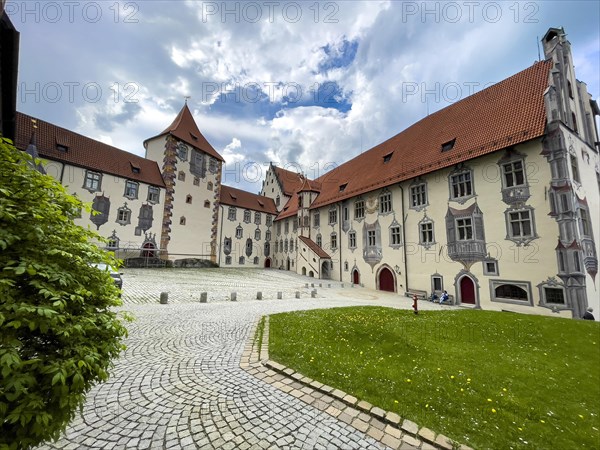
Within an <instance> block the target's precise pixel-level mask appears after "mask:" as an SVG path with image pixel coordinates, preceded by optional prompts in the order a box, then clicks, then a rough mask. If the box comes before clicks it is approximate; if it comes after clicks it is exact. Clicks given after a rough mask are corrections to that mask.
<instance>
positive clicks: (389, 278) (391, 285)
mask: <svg viewBox="0 0 600 450" xmlns="http://www.w3.org/2000/svg"><path fill="white" fill-rule="evenodd" d="M378 284H379V290H380V291H387V292H396V280H395V278H394V274H393V273H392V271H391V270H390V269H388V268H387V267H382V268H381V269H380V270H379V276H378Z"/></svg>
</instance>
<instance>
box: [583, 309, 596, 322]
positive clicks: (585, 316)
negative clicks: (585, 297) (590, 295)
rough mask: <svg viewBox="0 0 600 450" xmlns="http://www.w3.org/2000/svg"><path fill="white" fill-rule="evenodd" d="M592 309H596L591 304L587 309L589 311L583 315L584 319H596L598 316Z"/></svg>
mask: <svg viewBox="0 0 600 450" xmlns="http://www.w3.org/2000/svg"><path fill="white" fill-rule="evenodd" d="M592 311H594V308H592V307H591V306H589V307H588V309H587V311H586V312H585V314H584V315H583V317H582V319H584V320H596V318H595V317H594V315H593V314H592Z"/></svg>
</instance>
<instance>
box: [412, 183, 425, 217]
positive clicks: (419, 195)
mask: <svg viewBox="0 0 600 450" xmlns="http://www.w3.org/2000/svg"><path fill="white" fill-rule="evenodd" d="M417 190H419V192H417ZM417 200H418V202H417ZM426 206H429V192H428V190H427V182H426V181H418V182H415V183H413V184H412V185H411V186H410V206H409V209H414V210H417V211H420V210H421V209H423V208H425V207H426Z"/></svg>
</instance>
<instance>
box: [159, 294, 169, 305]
mask: <svg viewBox="0 0 600 450" xmlns="http://www.w3.org/2000/svg"><path fill="white" fill-rule="evenodd" d="M167 303H169V293H168V292H161V293H160V304H161V305H166V304H167Z"/></svg>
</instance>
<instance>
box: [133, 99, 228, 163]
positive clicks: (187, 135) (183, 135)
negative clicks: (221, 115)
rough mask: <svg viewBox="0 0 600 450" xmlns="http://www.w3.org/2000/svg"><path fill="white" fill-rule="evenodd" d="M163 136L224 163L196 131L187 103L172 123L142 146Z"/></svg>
mask: <svg viewBox="0 0 600 450" xmlns="http://www.w3.org/2000/svg"><path fill="white" fill-rule="evenodd" d="M165 134H171V135H172V136H175V137H176V138H177V139H180V140H182V141H183V142H185V143H187V144H189V145H191V146H192V147H196V148H197V149H199V150H202V151H203V152H204V153H207V154H208V155H210V156H212V157H214V158H217V159H218V160H219V161H225V160H224V159H223V157H222V156H221V155H220V154H219V153H218V152H217V151H216V150H215V149H214V148H213V146H212V145H210V144H209V142H208V141H207V140H206V138H205V137H204V136H203V135H202V133H201V132H200V130H199V129H198V125H196V121H195V120H194V117H193V116H192V113H191V112H190V109H189V108H188V106H187V103H186V104H185V105H183V108H181V111H179V114H177V117H175V120H174V121H173V123H172V124H171V125H169V126H168V127H167V128H166V129H165V130H164V131H163V132H162V133H160V134H158V135H156V136H154V137H152V138H149V139H146V140H145V141H144V146H145V145H146V142H148V141H149V140H150V139H154V138H157V137H159V136H164V135H165Z"/></svg>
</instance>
